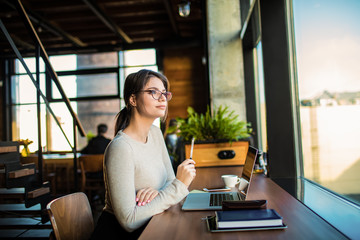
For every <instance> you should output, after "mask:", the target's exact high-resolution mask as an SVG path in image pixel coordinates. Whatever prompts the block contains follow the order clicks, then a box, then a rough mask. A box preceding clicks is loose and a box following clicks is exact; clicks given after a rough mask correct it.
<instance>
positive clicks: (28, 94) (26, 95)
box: [11, 74, 45, 103]
mask: <svg viewBox="0 0 360 240" xmlns="http://www.w3.org/2000/svg"><path fill="white" fill-rule="evenodd" d="M33 77H34V79H36V76H35V74H33ZM11 84H12V85H14V86H18V87H17V88H15V89H14V91H13V94H12V102H13V103H36V96H37V90H36V87H35V85H34V83H33V81H32V80H31V79H30V77H29V76H28V75H14V76H12V78H11ZM40 89H41V91H42V93H43V94H45V74H40ZM41 101H43V100H42V98H41Z"/></svg>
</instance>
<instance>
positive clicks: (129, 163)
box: [104, 126, 189, 232]
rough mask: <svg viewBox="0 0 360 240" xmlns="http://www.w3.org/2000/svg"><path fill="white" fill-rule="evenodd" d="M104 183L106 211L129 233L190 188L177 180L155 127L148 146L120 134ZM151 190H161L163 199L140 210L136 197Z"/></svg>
mask: <svg viewBox="0 0 360 240" xmlns="http://www.w3.org/2000/svg"><path fill="white" fill-rule="evenodd" d="M104 179H105V188H106V194H105V208H104V210H105V211H108V212H110V213H113V214H114V215H115V216H116V218H117V220H118V221H119V223H120V224H121V225H122V226H123V227H124V229H126V230H127V231H129V232H131V231H134V230H135V229H137V228H139V227H141V226H142V225H143V224H145V223H146V222H147V221H148V220H149V219H150V218H151V217H152V216H153V215H155V214H158V213H161V212H163V211H164V210H166V209H168V208H169V207H170V206H172V205H174V204H177V203H179V202H180V201H181V200H182V199H183V198H184V197H186V195H187V194H188V193H189V191H188V189H187V187H186V185H185V184H184V183H182V182H181V181H179V180H178V179H176V178H175V175H174V171H173V168H172V166H171V162H170V158H169V154H168V152H167V149H166V146H165V142H164V138H163V135H162V133H161V131H160V129H159V128H158V127H156V126H151V128H150V131H149V135H148V138H147V142H146V143H141V142H138V141H136V140H134V139H132V138H131V137H129V136H128V135H126V134H125V133H123V132H122V131H119V133H118V134H117V135H116V137H115V138H114V139H113V140H112V141H111V143H110V144H109V146H108V147H107V149H106V151H105V159H104ZM147 187H152V188H154V189H157V190H158V191H159V195H158V196H157V197H156V198H154V199H153V200H152V201H151V202H150V203H147V204H146V205H145V206H138V205H137V204H136V201H135V198H136V193H137V191H138V190H140V189H143V188H147Z"/></svg>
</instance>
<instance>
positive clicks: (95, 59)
mask: <svg viewBox="0 0 360 240" xmlns="http://www.w3.org/2000/svg"><path fill="white" fill-rule="evenodd" d="M117 66H118V55H117V53H116V52H109V53H95V54H80V55H78V56H77V69H91V68H105V67H117Z"/></svg>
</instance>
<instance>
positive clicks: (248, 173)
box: [181, 146, 258, 211]
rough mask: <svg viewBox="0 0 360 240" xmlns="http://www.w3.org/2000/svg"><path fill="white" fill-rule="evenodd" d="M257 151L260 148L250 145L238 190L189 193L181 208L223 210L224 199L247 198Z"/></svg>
mask: <svg viewBox="0 0 360 240" xmlns="http://www.w3.org/2000/svg"><path fill="white" fill-rule="evenodd" d="M257 153H258V150H257V149H256V148H254V147H251V146H249V149H248V153H247V155H246V160H245V164H244V168H243V171H242V173H241V176H240V183H239V191H238V192H206V193H189V194H188V196H187V197H186V199H185V201H184V204H183V206H182V208H181V209H182V210H184V211H195V210H221V209H222V201H223V200H226V201H229V200H230V201H231V200H234V201H239V200H245V199H246V196H247V192H248V190H249V187H250V181H251V177H252V173H253V169H254V164H255V159H256V156H257Z"/></svg>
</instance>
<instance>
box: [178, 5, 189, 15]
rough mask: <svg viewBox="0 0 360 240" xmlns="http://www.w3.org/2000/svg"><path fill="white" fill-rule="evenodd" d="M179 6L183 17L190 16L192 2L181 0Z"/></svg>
mask: <svg viewBox="0 0 360 240" xmlns="http://www.w3.org/2000/svg"><path fill="white" fill-rule="evenodd" d="M178 6H179V15H180V16H181V17H188V16H189V15H190V2H188V1H181V3H180V4H179V5H178Z"/></svg>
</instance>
